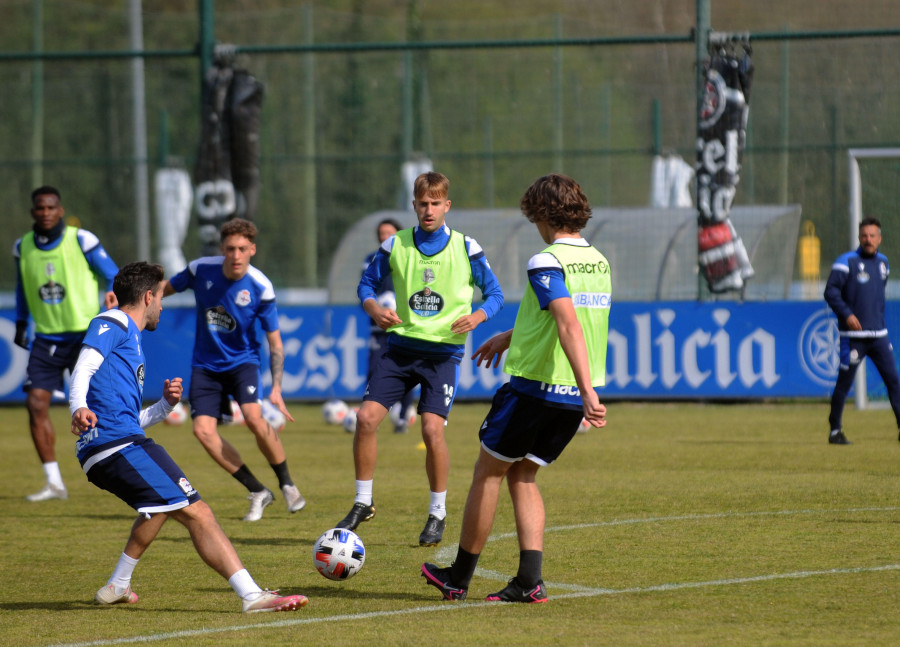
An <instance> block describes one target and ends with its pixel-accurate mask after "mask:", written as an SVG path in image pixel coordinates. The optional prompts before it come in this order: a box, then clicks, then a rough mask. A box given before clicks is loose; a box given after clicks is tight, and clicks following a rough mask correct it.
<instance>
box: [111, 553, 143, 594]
mask: <svg viewBox="0 0 900 647" xmlns="http://www.w3.org/2000/svg"><path fill="white" fill-rule="evenodd" d="M137 563H138V560H136V559H135V558H133V557H129V556H128V555H126V554H125V553H122V554H121V555H120V556H119V561H118V563H116V567H115V568H114V569H113V572H112V575H110V576H109V581H108V582H107V583H106V584H107V586H108V585H110V584H112V585H113V586H115V587H116V593H124V592H125V590H126V589H127V588H128V587H129V586H131V574H132V573H134V567H135V566H137Z"/></svg>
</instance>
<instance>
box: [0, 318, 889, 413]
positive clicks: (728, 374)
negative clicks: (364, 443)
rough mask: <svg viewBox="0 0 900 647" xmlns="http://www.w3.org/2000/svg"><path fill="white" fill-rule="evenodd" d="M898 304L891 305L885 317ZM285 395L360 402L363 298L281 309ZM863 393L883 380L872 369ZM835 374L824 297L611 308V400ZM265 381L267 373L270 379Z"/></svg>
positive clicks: (491, 383)
mask: <svg viewBox="0 0 900 647" xmlns="http://www.w3.org/2000/svg"><path fill="white" fill-rule="evenodd" d="M898 308H900V305H898V304H897V303H896V302H889V303H888V310H889V312H888V315H889V320H895V319H894V317H896V316H900V313H896V312H893V311H895V310H897V309H898ZM516 309H517V306H516V304H507V306H506V307H505V308H504V309H503V311H501V312H500V314H498V315H497V316H496V317H495V318H494V319H492V320H491V321H488V322H486V323H484V324H482V325H481V326H479V328H478V329H476V330H475V331H474V333H473V334H472V335H470V339H469V341H468V343H467V348H466V355H467V357H470V356H471V355H472V351H473V349H474V348H477V347H478V345H479V344H480V343H482V341H484V340H485V339H487V338H489V337H490V336H491V335H493V334H495V333H497V332H500V331H502V330H506V329H508V328H510V327H512V325H513V322H514V320H515V313H516ZM13 319H14V313H13V311H12V310H0V402H13V401H22V400H24V394H23V393H22V390H21V386H22V381H23V379H24V375H25V367H26V365H27V361H28V353H27V352H26V351H24V350H22V349H20V348H18V347H16V346H15V345H14V344H13V335H14V332H15V326H14V323H13ZM279 319H280V323H281V334H282V338H283V340H284V349H285V371H284V381H283V391H284V396H285V398H286V399H288V400H325V399H327V398H330V397H338V398H341V399H343V400H359V399H361V398H362V394H363V391H364V389H365V381H366V367H367V365H366V363H367V360H368V351H367V342H368V334H369V320H368V317H367V316H366V315H365V313H364V312H363V311H362V309H361V308H359V307H358V306H350V305H347V306H281V307H279ZM193 338H194V309H193V308H189V307H167V308H165V310H164V312H163V314H162V319H161V322H160V325H159V328H158V329H157V330H156V331H155V332H146V333H145V334H144V349H145V352H146V354H147V358H148V364H149V366H148V367H147V380H146V382H145V385H146V386H145V396H146V398H147V399H148V400H153V399H156V398H158V397H159V396H160V394H161V390H162V382H163V379H164V378H167V377H172V376H176V375H180V376H182V377H184V378H185V379H187V378H189V377H190V372H191V371H190V365H191V351H192V348H193ZM868 375H869V380H868V383H869V390H870V393H871V392H872V391H876V392H877V390H878V389H879V388H881V389H883V384H882V383H881V382H880V378H879V377H878V375H877V372H876V371H874V370H870V371H869V372H868ZM836 376H837V322H836V319H835V318H834V315H832V314H831V312H830V310H828V309H827V308H826V307H825V305H824V303H822V302H816V301H796V302H794V301H784V302H768V303H743V304H741V303H734V302H685V301H677V302H641V303H615V304H614V305H613V307H612V310H611V314H610V334H609V350H608V354H607V387H606V392H607V393H608V394H609V397H610V399H629V398H632V399H761V398H796V397H801V398H802V397H816V398H821V397H827V396H829V395H830V393H831V389H832V387H833V385H834V380H835V377H836ZM264 379H265V380H270V378H269V376H268V375H266V376H265V378H264ZM506 379H507V377H506V376H505V375H504V374H503V373H502V371H501V370H500V369H490V370H489V369H485V368H483V367H482V368H478V367H476V366H475V365H474V362H472V361H471V360H469V359H466V360H464V361H463V363H462V366H461V367H460V381H459V388H458V395H457V399H459V400H466V399H488V398H490V397H491V396H492V395H493V393H494V391H495V390H496V388H497V387H498V386H499V385H501V384H502V383H503V382H504V381H506Z"/></svg>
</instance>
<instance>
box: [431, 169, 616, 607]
mask: <svg viewBox="0 0 900 647" xmlns="http://www.w3.org/2000/svg"><path fill="white" fill-rule="evenodd" d="M520 206H521V208H522V212H523V213H524V214H525V217H526V218H528V220H529V221H530V222H533V223H534V224H535V225H536V226H537V229H538V232H539V233H540V235H541V238H543V240H544V242H546V243H548V244H549V247H547V248H546V249H544V250H543V251H542V252H540V253H538V254H535V255H534V256H532V257H531V259H530V260H529V261H528V288H527V289H526V292H525V295H524V297H523V298H522V303H521V304H520V306H519V312H518V314H517V315H516V323H515V325H514V326H513V328H512V330H508V331H506V332H503V333H500V334H498V335H495V336H494V337H492V338H491V339H489V340H488V341H486V342H485V343H484V344H482V345H481V347H479V348H478V350H476V351H475V354H474V355H473V356H472V358H473V359H475V360H476V362H477V363H478V364H479V365H480V364H481V363H482V362H485V363H486V365H487V366H488V367H490V366H491V365H492V363H493V365H494V366H498V365H499V363H500V357H501V355H502V354H503V353H504V351H507V350H508V351H509V352H508V353H507V356H506V363H505V365H504V370H505V371H506V372H507V373H509V375H510V381H509V383H508V384H505V385H504V386H502V387H501V388H500V389H499V390H498V391H497V393H496V394H495V395H494V401H493V403H492V405H491V410H490V412H489V413H488V415H487V417H486V418H485V420H484V423H483V424H482V425H481V429H480V431H479V438H480V439H481V452H480V454H479V457H478V461H477V462H476V463H475V474H474V476H473V477H472V486H471V488H470V489H469V496H468V498H467V500H466V509H465V513H464V515H463V525H462V531H461V533H460V540H459V547H458V549H457V553H456V560H455V561H454V562H453V564H452V565H451V566H449V567H447V568H440V567H438V566H435V565H434V564H428V563H425V564H423V565H422V569H421V572H422V575H423V576H424V577H425V578H426V581H427V582H428V583H429V584H431V585H432V586H435V587H437V588H438V590H440V591H441V594H442V595H443V596H444V598H445V599H447V600H464V599H465V598H466V595H467V594H468V589H469V583H470V581H471V579H472V576H473V575H474V573H475V567H476V565H477V564H478V558H479V556H480V554H481V551H482V549H483V548H484V545H485V543H486V542H487V539H488V535H489V534H490V531H491V526H492V525H493V522H494V514H495V512H496V509H497V502H498V499H499V495H500V486H501V484H502V483H503V479H504V478H505V479H506V481H507V485H508V487H509V493H510V496H511V497H512V501H513V509H514V512H515V516H516V529H517V533H518V537H519V569H518V572H517V573H516V576H515V577H513V578H512V579H511V580H510V581H509V584H508V585H507V586H506V587H505V588H504V589H502V590H500V591H498V592H496V593H492V594H490V595H488V596H487V597H486V598H485V599H486V600H488V601H497V602H526V603H533V602H546V601H547V591H546V589H545V588H544V582H543V579H542V574H541V568H542V561H543V550H544V519H545V512H544V502H543V499H542V498H541V493H540V490H539V489H538V486H537V482H536V477H537V472H538V470H539V469H540V468H541V467H543V466H545V465H549V464H550V463H553V462H554V461H555V460H556V459H557V458H559V455H560V454H561V453H562V451H563V449H565V447H566V445H568V444H569V442H570V441H571V440H572V438H573V437H574V436H575V433H576V432H577V431H578V427H579V425H580V424H581V421H582V418H584V419H585V420H587V422H589V423H590V424H591V425H593V426H595V427H603V426H605V425H606V407H605V406H604V405H602V404H601V403H600V399H599V395H598V389H599V388H600V387H602V386H603V385H604V384H605V381H606V380H605V376H606V341H607V333H608V329H609V308H610V302H611V293H612V281H611V275H610V269H609V263H608V262H607V261H606V258H605V257H604V256H603V254H601V253H600V252H599V251H597V249H595V248H594V247H593V246H591V245H590V243H588V242H587V241H586V240H585V239H584V238H582V237H581V234H580V233H579V232H580V231H581V230H582V229H583V228H584V227H585V225H586V224H587V221H588V219H589V218H590V217H591V208H590V205H589V204H588V201H587V198H586V197H585V195H584V193H583V192H582V190H581V187H580V186H578V184H577V183H576V182H575V181H574V180H572V179H571V178H568V177H566V176H564V175H556V174H553V175H547V176H544V177H542V178H540V179H538V180H536V181H535V182H534V184H532V185H531V187H529V189H528V190H527V191H526V192H525V195H524V196H523V197H522V201H521V205H520Z"/></svg>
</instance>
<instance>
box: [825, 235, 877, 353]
mask: <svg viewBox="0 0 900 647" xmlns="http://www.w3.org/2000/svg"><path fill="white" fill-rule="evenodd" d="M890 273H891V266H890V264H889V263H888V259H887V257H886V256H885V255H884V254H882V253H880V252H876V253H875V254H874V255H873V256H865V255H863V254H862V252H861V251H860V249H857V250H856V251H853V252H847V253H846V254H841V256H839V257H838V259H837V260H836V261H835V262H834V264H833V265H832V266H831V274H830V275H829V276H828V282H827V283H826V284H825V301H826V302H828V305H829V306H830V307H831V309H832V310H833V311H834V314H836V315H837V318H838V330H839V331H840V334H841V336H843V337H883V336H885V335H887V326H886V325H885V322H884V291H885V288H886V286H887V280H888V276H889V275H890ZM850 315H856V318H857V319H858V320H859V323H860V325H861V326H862V330H859V331H857V330H850V329H849V328H848V327H847V317H849V316H850Z"/></svg>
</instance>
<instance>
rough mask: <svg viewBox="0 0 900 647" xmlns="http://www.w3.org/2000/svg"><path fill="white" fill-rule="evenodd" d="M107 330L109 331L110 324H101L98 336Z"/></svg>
mask: <svg viewBox="0 0 900 647" xmlns="http://www.w3.org/2000/svg"><path fill="white" fill-rule="evenodd" d="M105 332H109V326H108V325H106V324H100V330H99V331H98V332H97V336H98V337H99V336H100V335H102V334H103V333H105Z"/></svg>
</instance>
